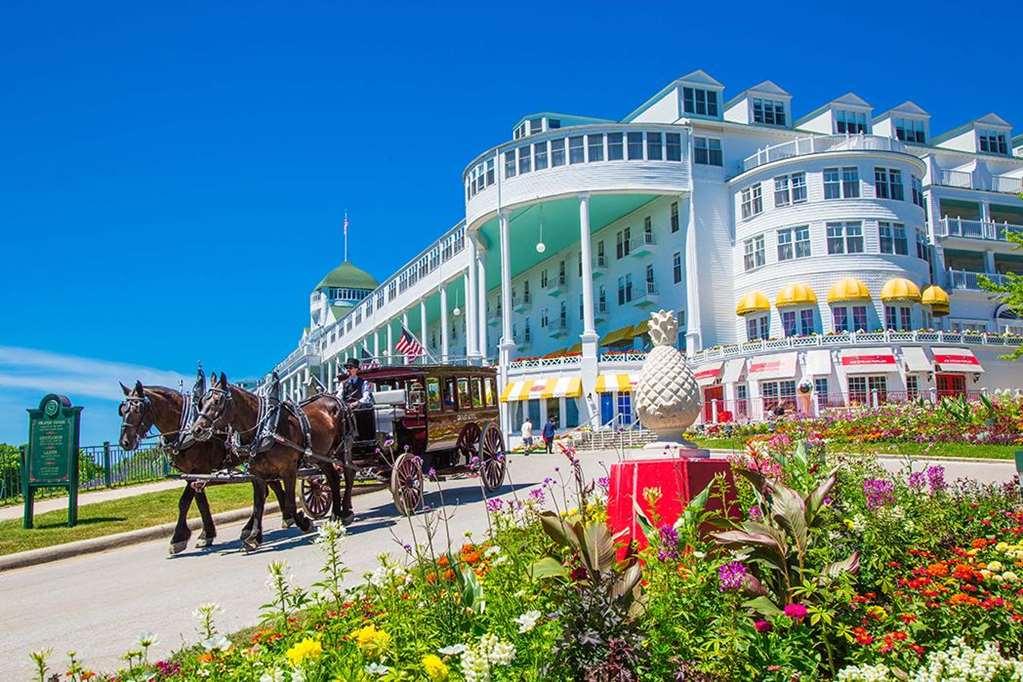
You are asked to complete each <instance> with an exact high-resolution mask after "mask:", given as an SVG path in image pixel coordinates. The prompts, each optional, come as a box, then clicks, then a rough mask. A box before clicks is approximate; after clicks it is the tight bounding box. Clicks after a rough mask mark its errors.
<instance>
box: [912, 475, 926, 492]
mask: <svg viewBox="0 0 1023 682" xmlns="http://www.w3.org/2000/svg"><path fill="white" fill-rule="evenodd" d="M909 487H910V488H912V489H913V490H915V491H917V492H920V491H921V490H923V489H924V472H922V471H914V472H913V473H911V474H910V475H909Z"/></svg>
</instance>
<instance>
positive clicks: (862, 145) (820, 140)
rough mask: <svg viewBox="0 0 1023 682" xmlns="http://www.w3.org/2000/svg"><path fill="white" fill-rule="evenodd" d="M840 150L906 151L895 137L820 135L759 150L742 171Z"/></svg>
mask: <svg viewBox="0 0 1023 682" xmlns="http://www.w3.org/2000/svg"><path fill="white" fill-rule="evenodd" d="M840 151H874V152H902V153H905V152H906V145H904V144H903V143H902V142H900V141H898V140H896V139H895V138H892V137H881V136H880V135H820V136H817V137H804V138H799V139H796V140H791V141H789V142H783V143H781V144H776V145H774V146H771V147H764V148H763V149H758V150H757V153H756V154H753V155H751V156H748V157H746V158H745V159H744V160H743V162H742V171H743V172H745V171H748V170H752V169H753V168H756V167H757V166H763V165H764V164H765V163H771V162H772V161H781V160H782V159H789V158H792V157H794V156H805V155H807V154H820V153H823V152H840Z"/></svg>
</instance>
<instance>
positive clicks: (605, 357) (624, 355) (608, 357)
mask: <svg viewBox="0 0 1023 682" xmlns="http://www.w3.org/2000/svg"><path fill="white" fill-rule="evenodd" d="M599 360H600V362H601V363H602V364H622V365H625V364H635V363H637V362H643V361H644V360H646V351H638V350H637V351H624V352H620V353H603V354H601V355H600V357H599Z"/></svg>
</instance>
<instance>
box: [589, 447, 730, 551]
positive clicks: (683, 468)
mask: <svg viewBox="0 0 1023 682" xmlns="http://www.w3.org/2000/svg"><path fill="white" fill-rule="evenodd" d="M718 474H722V475H724V477H725V482H726V486H727V488H726V493H725V500H726V501H727V503H728V507H729V508H728V510H727V512H726V513H728V514H731V513H734V512H736V511H737V510H736V509H735V507H734V505H733V504H732V502H734V500H735V479H734V478H733V477H732V470H731V467H730V466H729V464H728V462H727V461H725V460H720V459H707V458H686V457H678V458H675V457H671V458H665V459H638V460H632V461H625V462H619V463H618V464H612V465H611V482H610V488H609V490H608V499H607V516H608V523H609V524H610V526H611V531H612V532H613V533H615V534H617V533H619V532H621V531H623V530H624V531H626V532H625V533H624V534H623V535H622V536H621V537H620V538H619V542H620V543H621V544H620V546H619V549H618V558H619V559H622V558H624V557H625V555H626V553H627V551H628V547H629V543H630V542H632V541H635V542H636V545H637V547H638V548H639V549H643V548H644V547H646V546H647V544H648V543H647V539H646V536H645V535H644V534H643V528H642V526H640V525H639V521H638V520H637V518H636V510H635V507H634V504H633V503H634V502H635V503H636V504H638V505H639V507H640V508H641V509H642V510H643V513H644V514H646V515H647V518H651V513H650V512H651V509H650V506H649V505H648V504H647V503H646V500H644V499H643V490H645V489H646V488H659V489H660V490H661V497H660V500H659V501H658V503H657V507H656V512H657V516H658V517H659V520H658V524H659V525H663V524H668V525H671V524H673V523H675V521H676V520H677V519H678V517H679V515H680V514H681V513H682V510H683V509H684V508H685V506H686V504H688V503H689V500H691V499H692V498H693V497H695V496H696V495H699V494H700V493H701V492H702V491H703V489H704V488H705V487H707V485H709V484H710V482H711V481H712V480H713V479H714V477H715V476H717V475H718ZM721 506H722V505H721V497H720V495H719V494H715V493H712V494H711V497H710V499H709V500H708V501H707V507H706V509H707V510H708V511H709V510H720V509H721Z"/></svg>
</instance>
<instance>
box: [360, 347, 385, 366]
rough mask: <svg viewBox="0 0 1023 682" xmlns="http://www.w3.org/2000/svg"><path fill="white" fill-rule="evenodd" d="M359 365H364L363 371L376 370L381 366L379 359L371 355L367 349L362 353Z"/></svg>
mask: <svg viewBox="0 0 1023 682" xmlns="http://www.w3.org/2000/svg"><path fill="white" fill-rule="evenodd" d="M359 364H361V365H362V368H363V369H376V368H377V367H379V366H380V363H379V362H377V359H376V358H375V357H373V356H372V355H370V354H369V351H368V350H366V349H365V348H363V349H362V352H360V353H359Z"/></svg>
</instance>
